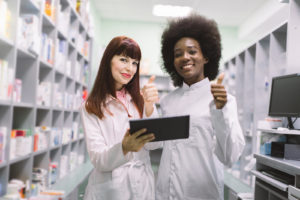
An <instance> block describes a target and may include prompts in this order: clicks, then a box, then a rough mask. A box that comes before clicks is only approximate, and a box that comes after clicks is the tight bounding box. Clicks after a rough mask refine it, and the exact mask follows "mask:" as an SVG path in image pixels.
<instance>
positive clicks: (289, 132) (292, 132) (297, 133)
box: [257, 128, 300, 135]
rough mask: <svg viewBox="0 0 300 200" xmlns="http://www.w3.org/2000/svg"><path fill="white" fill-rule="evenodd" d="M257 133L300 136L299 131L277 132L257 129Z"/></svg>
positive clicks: (275, 130)
mask: <svg viewBox="0 0 300 200" xmlns="http://www.w3.org/2000/svg"><path fill="white" fill-rule="evenodd" d="M257 130H258V131H261V132H264V133H274V134H283V135H300V130H283V131H281V130H277V129H263V128H258V129H257Z"/></svg>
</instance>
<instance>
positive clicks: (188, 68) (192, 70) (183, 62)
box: [174, 37, 207, 85]
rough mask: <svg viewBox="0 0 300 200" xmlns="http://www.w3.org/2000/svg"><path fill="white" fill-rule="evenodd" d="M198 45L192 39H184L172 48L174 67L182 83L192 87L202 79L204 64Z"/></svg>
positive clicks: (205, 60)
mask: <svg viewBox="0 0 300 200" xmlns="http://www.w3.org/2000/svg"><path fill="white" fill-rule="evenodd" d="M206 63H207V59H206V58H205V57H204V56H203V54H202V51H201V48H200V44H199V43H198V42H197V41H196V40H195V39H193V38H188V37H184V38H181V39H180V40H178V42H177V43H176V44H175V46H174V66H175V69H176V71H177V73H178V74H179V75H180V76H181V77H182V78H183V80H184V82H185V83H186V84H188V85H192V84H194V83H196V82H199V81H201V80H202V79H204V64H206Z"/></svg>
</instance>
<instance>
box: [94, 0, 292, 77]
mask: <svg viewBox="0 0 300 200" xmlns="http://www.w3.org/2000/svg"><path fill="white" fill-rule="evenodd" d="M91 14H92V18H93V21H94V25H95V26H94V33H95V34H94V45H93V50H94V51H93V52H94V53H93V55H94V56H93V70H92V73H93V77H94V76H95V73H96V72H97V70H98V67H99V63H100V58H101V55H102V50H103V48H104V47H105V46H106V45H107V44H108V42H109V41H110V40H111V39H112V38H113V37H115V36H118V35H126V36H129V37H131V38H133V39H134V40H136V41H137V42H138V43H139V45H140V47H141V50H142V57H143V61H144V62H143V64H144V65H146V66H149V68H150V70H149V73H151V74H158V75H161V74H163V72H162V70H161V63H162V62H161V54H160V37H161V34H162V31H163V29H164V27H165V25H166V24H164V23H154V22H153V23H150V22H138V21H121V20H113V19H103V18H101V16H100V13H99V12H97V11H96V10H95V6H93V3H92V2H91ZM287 17H288V4H282V3H279V2H278V1H276V0H268V1H266V3H265V4H264V5H263V6H262V7H261V8H259V9H258V10H257V11H256V12H255V13H253V14H252V16H250V18H248V19H247V20H246V21H245V22H244V23H243V24H242V25H241V26H240V27H219V29H220V33H221V37H222V47H223V49H222V60H221V65H222V63H223V62H224V61H226V60H228V59H230V58H231V57H233V56H235V55H236V54H238V53H239V52H240V51H242V50H243V49H244V48H246V47H248V46H249V45H251V44H252V43H254V42H256V41H257V40H259V39H260V38H262V37H263V36H264V35H266V34H267V33H269V32H271V31H272V30H273V29H275V28H276V27H278V26H279V24H280V23H283V22H284V21H285V20H287Z"/></svg>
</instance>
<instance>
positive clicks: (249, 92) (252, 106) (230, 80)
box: [224, 0, 300, 200]
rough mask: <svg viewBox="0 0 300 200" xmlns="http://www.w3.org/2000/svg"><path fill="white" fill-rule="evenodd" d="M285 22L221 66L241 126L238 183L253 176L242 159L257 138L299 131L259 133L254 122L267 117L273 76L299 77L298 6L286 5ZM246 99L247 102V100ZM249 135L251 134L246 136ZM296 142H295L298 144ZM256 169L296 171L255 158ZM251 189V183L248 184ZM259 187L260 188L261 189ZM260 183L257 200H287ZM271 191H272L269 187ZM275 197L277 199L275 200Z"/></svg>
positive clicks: (294, 1)
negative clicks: (242, 140)
mask: <svg viewBox="0 0 300 200" xmlns="http://www.w3.org/2000/svg"><path fill="white" fill-rule="evenodd" d="M288 6H289V10H290V12H289V18H288V19H287V20H286V21H284V22H282V23H281V24H278V26H277V27H276V28H275V29H273V30H272V31H271V32H269V33H266V34H265V35H264V36H263V37H262V38H261V39H259V40H258V41H256V42H254V43H252V44H250V45H249V46H248V47H247V48H245V49H244V50H242V51H241V52H239V53H238V54H237V55H236V56H233V57H232V58H230V59H229V60H227V61H226V62H225V63H224V69H225V73H226V76H225V77H226V78H225V79H224V83H225V84H226V88H228V92H229V93H231V94H234V95H235V96H236V100H237V106H238V113H239V121H240V124H241V126H242V129H243V132H244V136H245V140H246V148H245V149H244V152H243V153H242V155H241V158H240V160H239V163H237V164H236V166H237V167H238V168H239V170H240V176H239V178H240V179H241V180H247V179H248V180H249V179H250V180H254V179H253V175H252V174H251V173H250V172H249V171H245V170H244V168H245V166H246V165H247V164H248V162H249V161H247V160H246V159H245V158H246V157H248V156H250V155H252V154H254V153H258V151H259V148H260V142H261V141H260V135H261V134H262V133H264V134H284V135H289V137H298V136H299V135H300V134H299V133H300V131H299V130H287V131H285V130H284V131H282V130H275V129H260V128H259V127H258V121H260V120H264V119H265V118H266V117H267V116H268V108H269V96H270V89H271V87H270V86H271V81H272V78H273V77H275V76H281V75H286V74H292V73H299V55H298V54H297V53H295V52H296V50H295V49H299V47H300V39H299V37H298V36H299V30H300V16H299V10H300V2H299V0H290V1H289V5H288ZM249 97H250V98H249ZM249 133H251V134H249ZM298 141H299V140H298ZM255 156H256V160H257V165H260V162H261V163H264V164H266V165H267V163H268V162H269V163H272V165H273V166H274V168H278V170H282V171H285V172H286V173H290V174H291V173H292V174H293V173H295V172H296V171H298V167H299V163H298V161H288V160H284V159H277V158H272V157H268V156H263V155H259V154H256V155H255ZM249 185H250V186H253V185H254V184H253V183H252V182H251V183H250V184H249ZM261 185H263V186H261ZM264 188H266V187H265V185H264V183H262V182H257V185H256V184H255V190H257V192H256V193H257V196H256V197H259V196H261V197H259V198H258V200H260V199H270V200H271V199H272V200H273V199H275V200H277V199H287V195H286V194H281V193H280V192H278V194H279V193H280V195H278V194H277V193H276V192H274V193H273V192H271V189H268V190H265V189H264ZM270 188H272V187H270ZM276 195H277V196H276Z"/></svg>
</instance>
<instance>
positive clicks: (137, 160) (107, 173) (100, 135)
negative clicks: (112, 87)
mask: <svg viewBox="0 0 300 200" xmlns="http://www.w3.org/2000/svg"><path fill="white" fill-rule="evenodd" d="M126 98H127V100H128V102H130V103H129V105H127V110H128V112H127V111H126V108H125V107H126V106H125V105H124V104H122V103H121V101H120V100H118V99H116V98H113V97H109V98H108V99H107V101H106V102H107V108H108V109H109V111H110V112H111V113H113V116H111V115H109V114H108V113H105V118H103V119H102V120H100V119H99V118H98V117H97V116H96V115H93V114H89V113H87V111H86V109H85V106H84V105H83V106H82V107H81V120H82V123H83V128H84V133H85V139H86V144H87V150H88V153H89V156H90V160H91V162H92V164H93V166H94V169H93V171H92V173H91V175H90V177H89V181H88V186H87V188H86V193H85V197H84V199H85V200H120V199H122V200H129V199H130V200H154V199H155V188H154V187H155V186H154V175H153V171H152V168H151V163H150V156H149V151H148V150H147V149H146V148H145V147H144V148H142V149H141V150H140V151H139V152H136V153H135V152H129V153H127V154H126V156H124V154H123V150H122V139H123V137H124V135H125V132H126V130H127V128H129V123H128V121H129V116H128V113H129V114H130V115H131V116H132V118H140V117H139V113H138V111H137V109H136V107H135V105H134V103H133V102H132V101H131V96H130V95H129V94H128V93H127V94H126ZM155 115H157V111H156V109H155V111H154V113H153V114H152V116H155Z"/></svg>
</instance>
